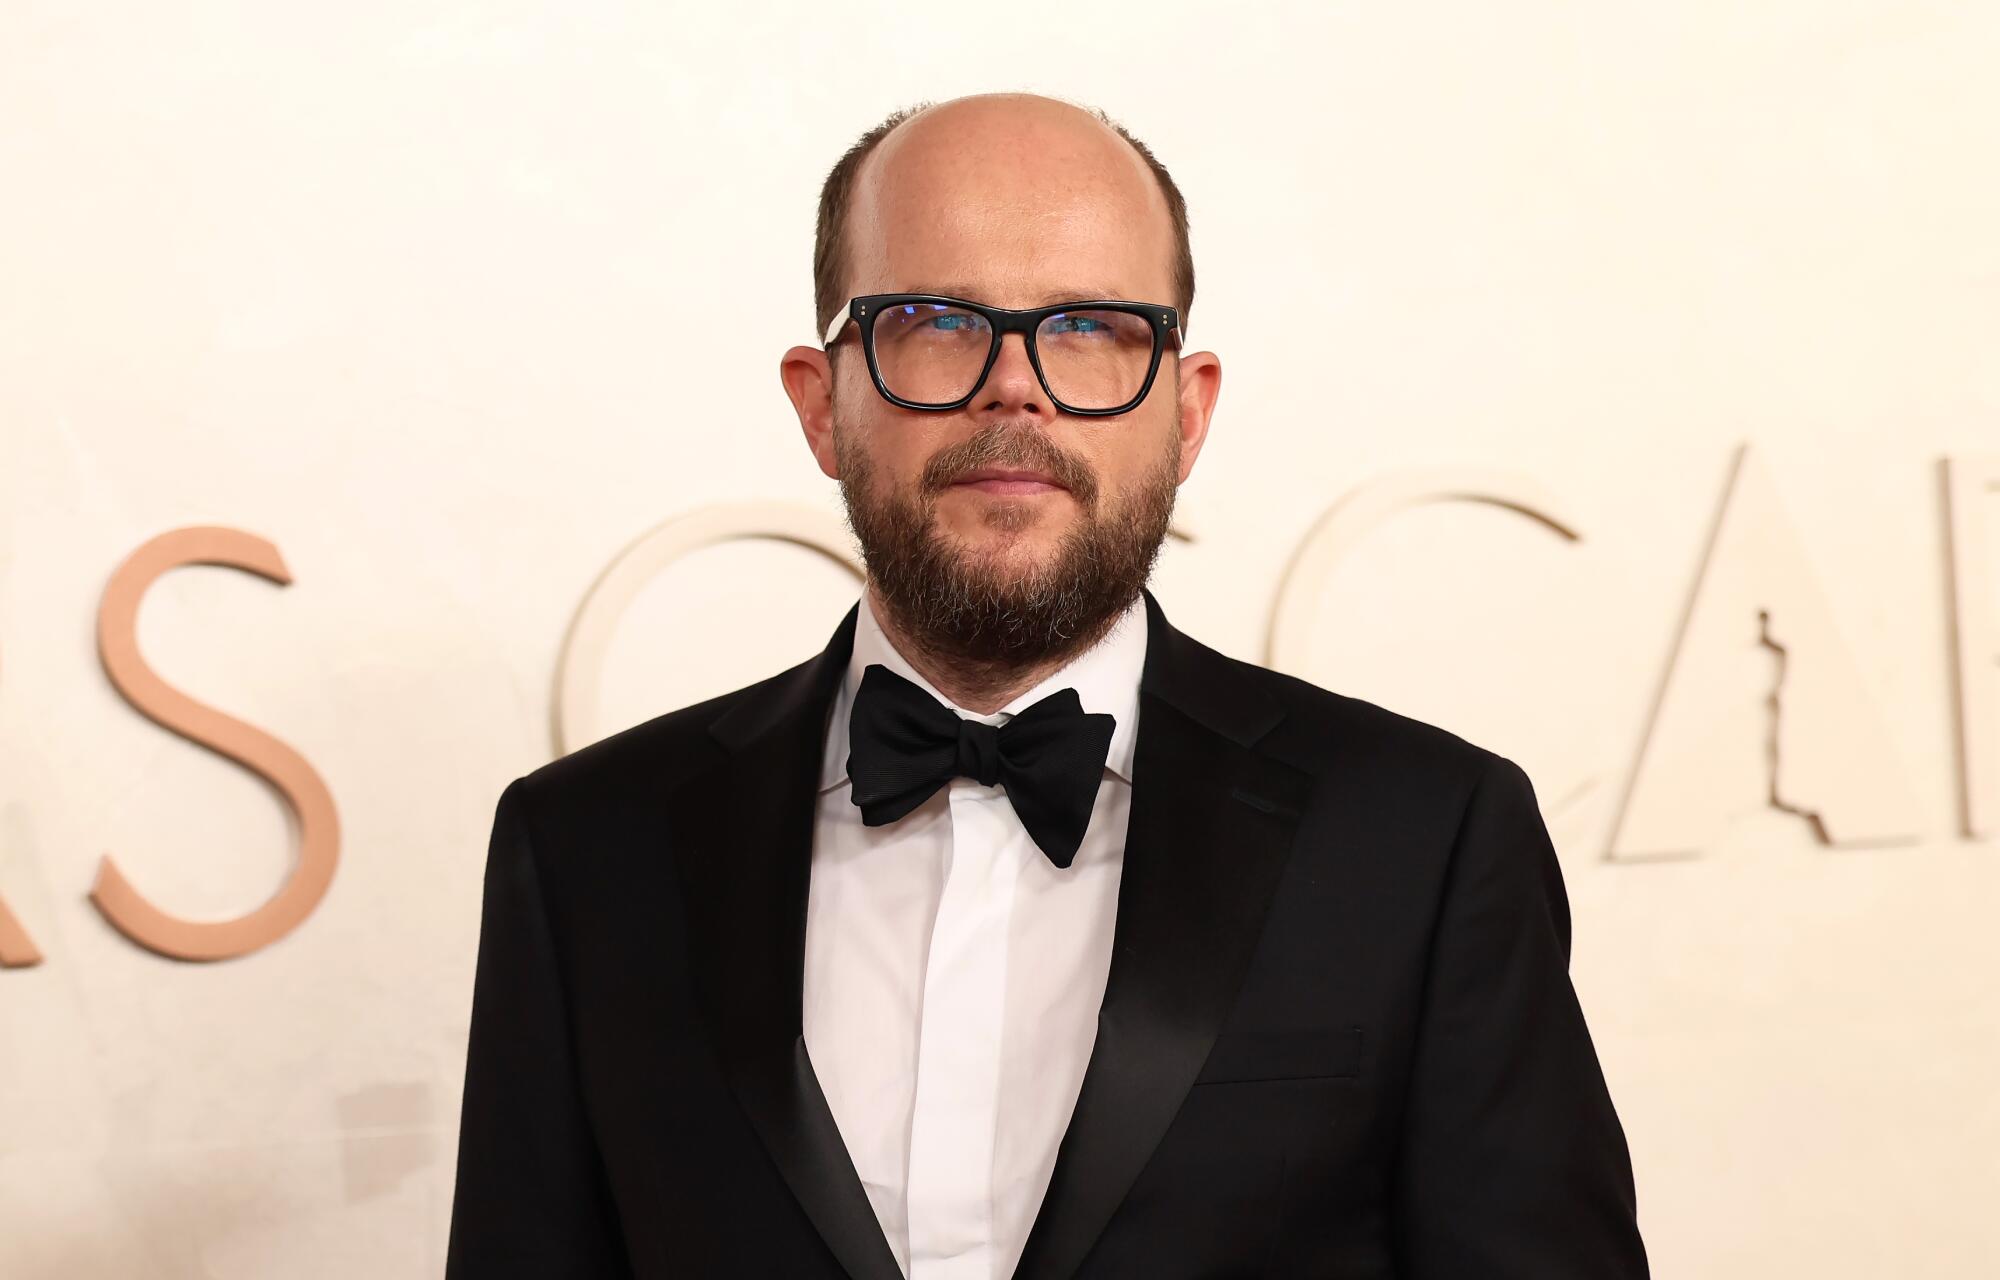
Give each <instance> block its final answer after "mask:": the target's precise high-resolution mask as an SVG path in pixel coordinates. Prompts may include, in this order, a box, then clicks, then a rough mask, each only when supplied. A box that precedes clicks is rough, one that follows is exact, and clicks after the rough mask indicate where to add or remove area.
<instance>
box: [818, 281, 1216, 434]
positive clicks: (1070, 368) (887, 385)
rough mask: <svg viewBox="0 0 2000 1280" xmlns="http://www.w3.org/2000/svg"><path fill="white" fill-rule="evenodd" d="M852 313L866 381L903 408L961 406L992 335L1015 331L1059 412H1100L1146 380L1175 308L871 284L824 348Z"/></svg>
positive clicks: (984, 367) (985, 365)
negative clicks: (1029, 302)
mask: <svg viewBox="0 0 2000 1280" xmlns="http://www.w3.org/2000/svg"><path fill="white" fill-rule="evenodd" d="M849 320H852V321H853V322H854V326H855V328H856V329H858V330H859V331H860V333H861V350H862V353H863V354H864V355H865V356H866V357H867V359H868V373H869V376H870V377H872V378H874V380H875V389H876V390H877V391H879V392H881V393H882V398H883V399H884V400H887V401H888V402H889V403H891V404H895V405H901V406H902V407H903V408H905V409H929V410H936V411H940V412H942V411H947V410H951V409H962V408H964V407H965V406H966V405H967V404H968V403H970V402H971V400H972V397H973V395H974V393H976V392H977V391H978V390H979V388H980V386H981V385H982V384H984V383H985V381H986V375H987V374H989V373H991V372H992V371H993V362H994V361H996V360H998V359H999V358H1000V341H1001V339H1003V338H1005V337H1006V336H1007V335H1008V334H1010V333H1018V334H1020V335H1021V337H1022V340H1023V341H1024V342H1025V343H1026V344H1027V348H1028V363H1029V364H1031V365H1033V366H1034V369H1035V376H1036V377H1037V378H1039V379H1041V383H1042V390H1044V391H1046V392H1048V395H1049V400H1050V401H1051V402H1052V403H1053V404H1054V405H1055V406H1056V408H1058V409H1060V410H1062V411H1063V412H1064V413H1072V414H1082V415H1085V416H1088V417H1105V416H1109V415H1111V414H1118V413H1126V412H1129V411H1130V410H1132V409H1134V408H1136V407H1137V406H1138V404H1139V402H1140V401H1142V400H1144V399H1145V398H1146V393H1147V392H1148V391H1151V390H1152V388H1153V376H1154V375H1155V374H1157V373H1158V372H1159V371H1160V355H1161V353H1162V352H1163V351H1164V350H1165V348H1166V344H1167V341H1168V339H1169V338H1171V339H1172V340H1173V343H1174V346H1175V347H1176V348H1177V349H1178V348H1179V346H1180V343H1181V317H1180V312H1179V311H1178V310H1176V309H1175V308H1173V307H1166V306H1160V305H1158V304H1155V303H1150V302H1115V301H1100V302H1065V303H1061V304H1059V305H1057V306H1053V307H1030V308H1029V309H1027V310H1025V311H1010V310H1008V309H1006V308H1005V307H989V306H985V305H983V304H981V303H977V302H968V301H967V300H965V299H964V298H947V297H944V296H942V295H940V294H934V293H871V294H867V295H865V296H863V297H859V298H855V299H854V300H852V301H851V302H849V303H848V304H847V314H846V315H844V316H838V317H836V318H835V319H834V322H833V324H832V325H830V326H829V327H828V328H827V331H826V341H825V342H824V343H823V344H822V345H824V346H826V347H827V348H829V349H830V348H832V346H833V344H834V343H835V342H836V341H837V340H838V339H839V337H840V332H841V330H842V329H844V328H846V327H847V322H848V321H849Z"/></svg>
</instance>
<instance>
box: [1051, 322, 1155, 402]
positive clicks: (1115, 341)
mask: <svg viewBox="0 0 2000 1280" xmlns="http://www.w3.org/2000/svg"><path fill="white" fill-rule="evenodd" d="M1156 334H1157V331H1156V330H1155V329H1154V328H1153V324H1152V322H1151V321H1150V320H1148V319H1147V318H1146V317H1144V316H1135V315H1133V314H1132V313H1131V312H1129V311H1095V310H1082V311H1064V312H1060V313H1059V314H1056V315H1052V316H1050V317H1049V318H1048V319H1046V320H1044V321H1042V323H1041V327H1040V328H1038V329H1036V330H1035V351H1036V352H1037V353H1038V354H1039V355H1040V356H1041V359H1042V376H1043V377H1045V378H1047V379H1048V380H1049V391H1050V392H1051V393H1053V394H1054V396H1055V398H1056V399H1058V400H1060V401H1062V402H1063V403H1064V404H1066V405H1069V406H1070V407H1071V408H1075V409H1116V408H1119V407H1120V406H1122V405H1126V404H1130V403H1131V402H1132V400H1133V399H1134V398H1135V397H1136V396H1138V394H1139V388H1140V387H1142V386H1144V385H1145V382H1146V370H1147V369H1149V368H1151V367H1152V364H1153V345H1154V343H1155V342H1156V341H1157V340H1158V339H1157V337H1156Z"/></svg>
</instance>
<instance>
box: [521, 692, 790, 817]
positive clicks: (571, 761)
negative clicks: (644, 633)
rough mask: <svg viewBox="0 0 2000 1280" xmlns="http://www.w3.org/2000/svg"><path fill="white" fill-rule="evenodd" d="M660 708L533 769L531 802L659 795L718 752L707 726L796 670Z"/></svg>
mask: <svg viewBox="0 0 2000 1280" xmlns="http://www.w3.org/2000/svg"><path fill="white" fill-rule="evenodd" d="M795 670H796V668H793V669H792V670H790V671H783V672H779V673H778V674H776V675H773V676H768V677H766V678H764V679H762V680H759V681H756V682H755V683H752V684H747V685H744V686H742V687H741V688H738V689H732V690H730V691H729V692H727V693H722V694H717V695H716V696H714V697H712V698H706V699H703V700H702V701H700V702H696V703H691V704H689V705H688V706H685V707H679V708H677V709H675V710H673V711H668V712H664V713H663V714H660V715H657V716H654V717H653V718H652V719H650V720H643V721H641V722H640V723H638V724H635V725H633V726H631V727H630V728H627V729H621V730H619V731H618V732H616V733H613V734H610V735H609V736H607V737H603V738H599V739H598V740H597V741H595V742H592V743H590V744H588V745H587V746H583V747H579V748H577V749H576V750H574V751H571V752H569V753H568V754H567V755H563V756H558V757H557V758H556V759H554V760H551V761H549V762H548V763H546V764H544V765H541V766H540V767H539V768H536V769H533V770H531V771H529V772H528V774H527V775H526V776H525V777H524V778H523V779H522V780H521V781H522V784H523V786H524V788H525V789H526V790H527V791H528V792H529V793H530V794H531V795H532V796H533V798H534V804H535V807H536V808H538V809H542V810H544V811H549V810H554V811H556V812H558V813H562V812H575V811H577V810H578V809H580V808H581V809H599V808H602V807H604V806H606V805H610V804H615V803H618V802H621V801H629V800H631V799H633V798H656V797H661V796H664V795H666V794H667V793H668V792H669V791H671V790H672V789H673V788H674V787H675V786H676V785H678V784H679V783H680V782H681V781H682V780H684V779H686V778H687V777H689V776H691V775H692V774H694V773H696V772H697V771H699V770H700V769H702V768H703V767H705V766H706V765H708V764H709V763H711V762H712V761H713V760H714V758H715V756H716V754H717V753H718V752H720V751H721V750H722V747H721V745H720V744H719V743H718V742H717V741H716V740H715V739H714V737H713V736H711V735H710V733H709V726H711V725H713V724H714V723H715V722H716V721H717V720H720V719H721V718H722V717H723V716H725V715H727V714H728V713H729V712H730V711H731V710H733V709H734V708H736V707H737V706H739V705H741V704H742V703H743V702H745V701H747V700H750V699H754V698H757V697H759V696H761V695H763V694H765V693H767V692H768V691H770V689H771V688H772V687H773V686H775V685H776V684H778V683H779V682H780V681H782V680H784V679H786V678H787V677H788V676H790V675H791V674H792V672H793V671H795Z"/></svg>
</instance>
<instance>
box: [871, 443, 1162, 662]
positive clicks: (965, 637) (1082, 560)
mask: <svg viewBox="0 0 2000 1280" xmlns="http://www.w3.org/2000/svg"><path fill="white" fill-rule="evenodd" d="M1126 425H1127V424H1114V425H1113V426H1111V427H1108V428H1107V429H1108V430H1119V429H1122V428H1124V427H1125V426H1126ZM833 443H834V457H835V462H836V465H838V466H839V468H840V495H841V498H842V500H843V501H844V502H845V504H846V507H847V524H848V528H849V529H851V530H852V531H853V533H854V537H855V540H856V541H857V542H858V543H859V544H860V546H861V557H862V560H863V562H864V564H865V565H866V566H867V569H868V577H869V580H870V581H871V582H873V583H874V585H875V591H876V595H877V598H878V599H879V600H880V601H881V603H882V605H883V607H884V608H885V609H886V610H887V612H888V614H889V616H890V620H891V622H893V624H894V625H895V627H896V629H897V630H898V631H899V632H901V633H902V634H903V635H904V636H906V637H907V638H909V640H910V641H911V642H912V643H913V644H915V645H917V646H918V647H919V648H920V649H922V650H923V651H924V652H925V653H926V654H928V655H929V656H931V657H933V658H935V659H937V660H939V661H942V662H947V663H950V664H952V665H953V666H956V667H959V668H960V669H961V670H963V671H965V673H966V674H967V675H968V676H973V677H975V678H976V676H977V674H979V673H987V674H996V675H997V674H1000V673H1003V672H1008V671H1018V670H1020V669H1022V668H1025V667H1031V666H1036V665H1041V664H1044V663H1055V664H1060V663H1062V662H1064V661H1067V660H1068V659H1069V658H1071V657H1073V656H1075V655H1076V654H1079V653H1082V652H1083V651H1084V650H1085V649H1088V648H1089V647H1090V646H1091V645H1093V644H1095V643H1096V642H1097V641H1098V640H1100V639H1101V638H1103V636H1104V634H1105V633H1106V632H1107V631H1109V630H1110V628H1111V625H1112V624H1113V623H1114V622H1116V621H1117V619H1118V617H1119V615H1120V614H1122V613H1123V612H1124V610H1125V608H1126V606H1127V605H1129V604H1131V602H1132V600H1133V598H1134V597H1135V596H1137V595H1138V594H1139V590H1140V588H1141V587H1143V586H1145V584H1146V580H1147V578H1148V577H1149V576H1150V575H1151V573H1152V569H1153V562H1154V560H1155V559H1156V558H1157V557H1158V556H1159V553H1160V544H1161V543H1162V542H1163V541H1164V540H1165V538H1166V535H1167V525H1168V521H1169V520H1170V518H1171V517H1172V515H1173V509H1174V497H1175V494H1176V493H1177V492H1178V487H1179V482H1180V462H1181V441H1180V433H1179V432H1177V431H1176V432H1170V433H1169V435H1168V448H1167V449H1166V450H1165V451H1163V452H1162V453H1161V454H1160V456H1159V460H1158V463H1157V465H1156V466H1155V467H1154V468H1153V469H1152V471H1150V472H1149V473H1148V474H1147V475H1146V476H1145V477H1144V478H1143V479H1142V480H1141V482H1140V483H1139V485H1138V487H1137V488H1136V489H1135V491H1134V492H1133V494H1132V496H1131V498H1129V499H1128V500H1127V501H1126V502H1124V503H1122V504H1121V505H1120V506H1118V507H1117V508H1116V509H1114V510H1110V511H1102V510H1100V506H1101V497H1102V495H1101V492H1100V489H1099V486H1098V484H1097V478H1096V477H1095V476H1094V475H1092V474H1091V472H1090V469H1089V468H1088V467H1087V466H1085V465H1084V464H1083V463H1081V462H1079V461H1078V460H1076V459H1075V458H1072V457H1071V456H1070V455H1068V454H1067V453H1064V452H1063V451H1062V450H1060V449H1059V448H1057V447H1056V446H1055V445H1054V444H1053V443H1051V442H1050V441H1049V439H1048V437H1047V436H1045V435H1043V434H1042V433H1041V432H1040V431H1039V430H1038V429H1036V428H1034V427H1032V426H1030V427H1017V426H1010V425H1008V424H1005V423H995V424H993V425H992V426H989V427H986V428H983V429H981V430H980V431H979V432H978V433H977V434H976V435H974V436H973V437H972V438H971V439H969V440H966V441H965V442H964V443H962V444H957V445H952V446H949V447H947V448H944V449H940V450H939V451H938V452H937V454H936V455H935V456H933V457H932V458H931V460H930V461H929V462H928V463H927V464H926V465H925V467H924V471H923V475H922V476H921V477H919V479H918V482H917V485H916V489H917V492H916V494H915V495H914V496H911V495H906V494H903V493H894V492H889V493H878V492H877V490H876V486H875V485H874V483H873V481H874V467H873V466H872V465H871V464H870V461H869V459H868V457H867V455H866V454H865V453H864V452H863V451H862V450H861V449H860V448H859V447H857V446H856V444H855V442H854V440H853V437H852V435H851V433H848V432H845V431H842V430H841V429H840V428H839V425H838V424H837V423H836V425H835V430H834V436H833ZM986 466H1019V467H1032V468H1034V469H1036V470H1038V471H1042V472H1044V473H1046V474H1048V475H1050V476H1053V477H1054V478H1055V479H1056V480H1058V481H1059V482H1061V483H1062V484H1063V485H1064V486H1066V487H1067V488H1068V489H1069V491H1070V496H1071V497H1072V498H1073V499H1074V500H1075V501H1076V503H1077V506H1078V507H1079V508H1080V509H1081V515H1080V517H1079V519H1078V521H1077V523H1076V525H1075V526H1074V527H1073V528H1071V529H1069V530H1068V531H1067V532H1065V533H1064V534H1063V536H1062V538H1061V539H1060V541H1059V542H1058V543H1057V545H1056V551H1055V554H1054V556H1053V557H1051V559H1050V560H1049V562H1048V563H1047V564H1045V565H1043V566H1041V568H1040V569H1039V570H1035V571H1030V572H1027V573H1016V572H1002V571H997V570H995V569H994V568H993V567H992V565H991V563H990V562H989V561H988V560H987V559H986V558H983V557H981V556H979V555H977V554H976V553H973V552H969V551H967V550H966V549H965V548H964V547H963V546H962V545H961V544H959V543H957V542H956V541H955V540H953V539H951V538H950V537H949V536H948V535H946V534H944V533H943V532H941V531H940V530H939V529H938V527H937V516H936V513H937V501H938V496H939V495H940V494H942V493H943V492H944V491H945V490H946V489H947V488H949V487H950V486H951V484H952V482H953V481H954V480H955V479H957V478H958V477H959V476H962V475H964V474H966V473H967V472H969V471H972V470H974V469H976V468H979V467H986ZM1031 515H1032V512H1031V511H1029V510H1028V508H1027V507H1026V505H1025V504H1015V503H999V504H996V505H995V506H993V507H992V508H991V510H990V513H989V515H988V516H987V522H988V523H989V524H991V525H993V526H994V527H996V528H1002V529H1017V528H1020V527H1021V526H1022V525H1023V524H1024V523H1025V522H1026V521H1027V520H1028V519H1029V518H1030V516H1031Z"/></svg>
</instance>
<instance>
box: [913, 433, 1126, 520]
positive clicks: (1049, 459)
mask: <svg viewBox="0 0 2000 1280" xmlns="http://www.w3.org/2000/svg"><path fill="white" fill-rule="evenodd" d="M994 466H1006V467H1027V468H1031V469H1033V470H1036V471H1041V472H1045V473H1047V474H1048V475H1051V476H1053V477H1055V479H1056V481H1057V482H1058V483H1060V484H1061V485H1062V486H1063V487H1064V488H1065V489H1068V490H1069V491H1070V494H1071V496H1073V497H1074V498H1075V499H1076V500H1077V501H1078V502H1079V503H1081V504H1082V505H1084V506H1086V507H1089V506H1092V505H1094V504H1095V503H1096V501H1097V477H1096V475H1095V474H1094V473H1092V471H1091V470H1090V467H1089V466H1088V465H1086V464H1085V463H1084V462H1083V461H1082V460H1081V459H1079V458H1076V457H1073V456H1072V455H1070V454H1069V453H1067V452H1065V451H1064V450H1063V449H1062V448H1061V447H1060V446H1059V445H1057V444H1056V443H1055V442H1054V441H1053V440H1050V439H1049V438H1048V437H1047V436H1045V435H1043V434H1042V433H1041V431H1040V430H1039V429H1038V428H1035V427H1032V426H1030V427H1025V428H1023V427H1016V426H1011V425H1009V424H1007V423H994V424H992V425H991V426H987V427H983V428H981V429H980V431H979V432H978V434H976V435H974V436H972V437H971V438H970V439H967V440H964V441H961V442H960V443H958V444H954V445H947V446H945V447H944V448H942V449H940V450H938V451H937V452H936V453H935V454H932V455H931V460H930V461H929V462H927V463H925V464H924V473H923V476H922V479H921V484H922V488H923V492H924V493H925V494H926V495H927V496H928V495H933V494H938V493H942V492H944V490H946V489H947V488H949V487H951V485H952V484H953V483H955V482H956V481H957V480H958V478H959V477H960V476H963V475H965V474H966V473H968V472H971V471H976V470H978V469H979V468H981V467H994Z"/></svg>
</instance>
